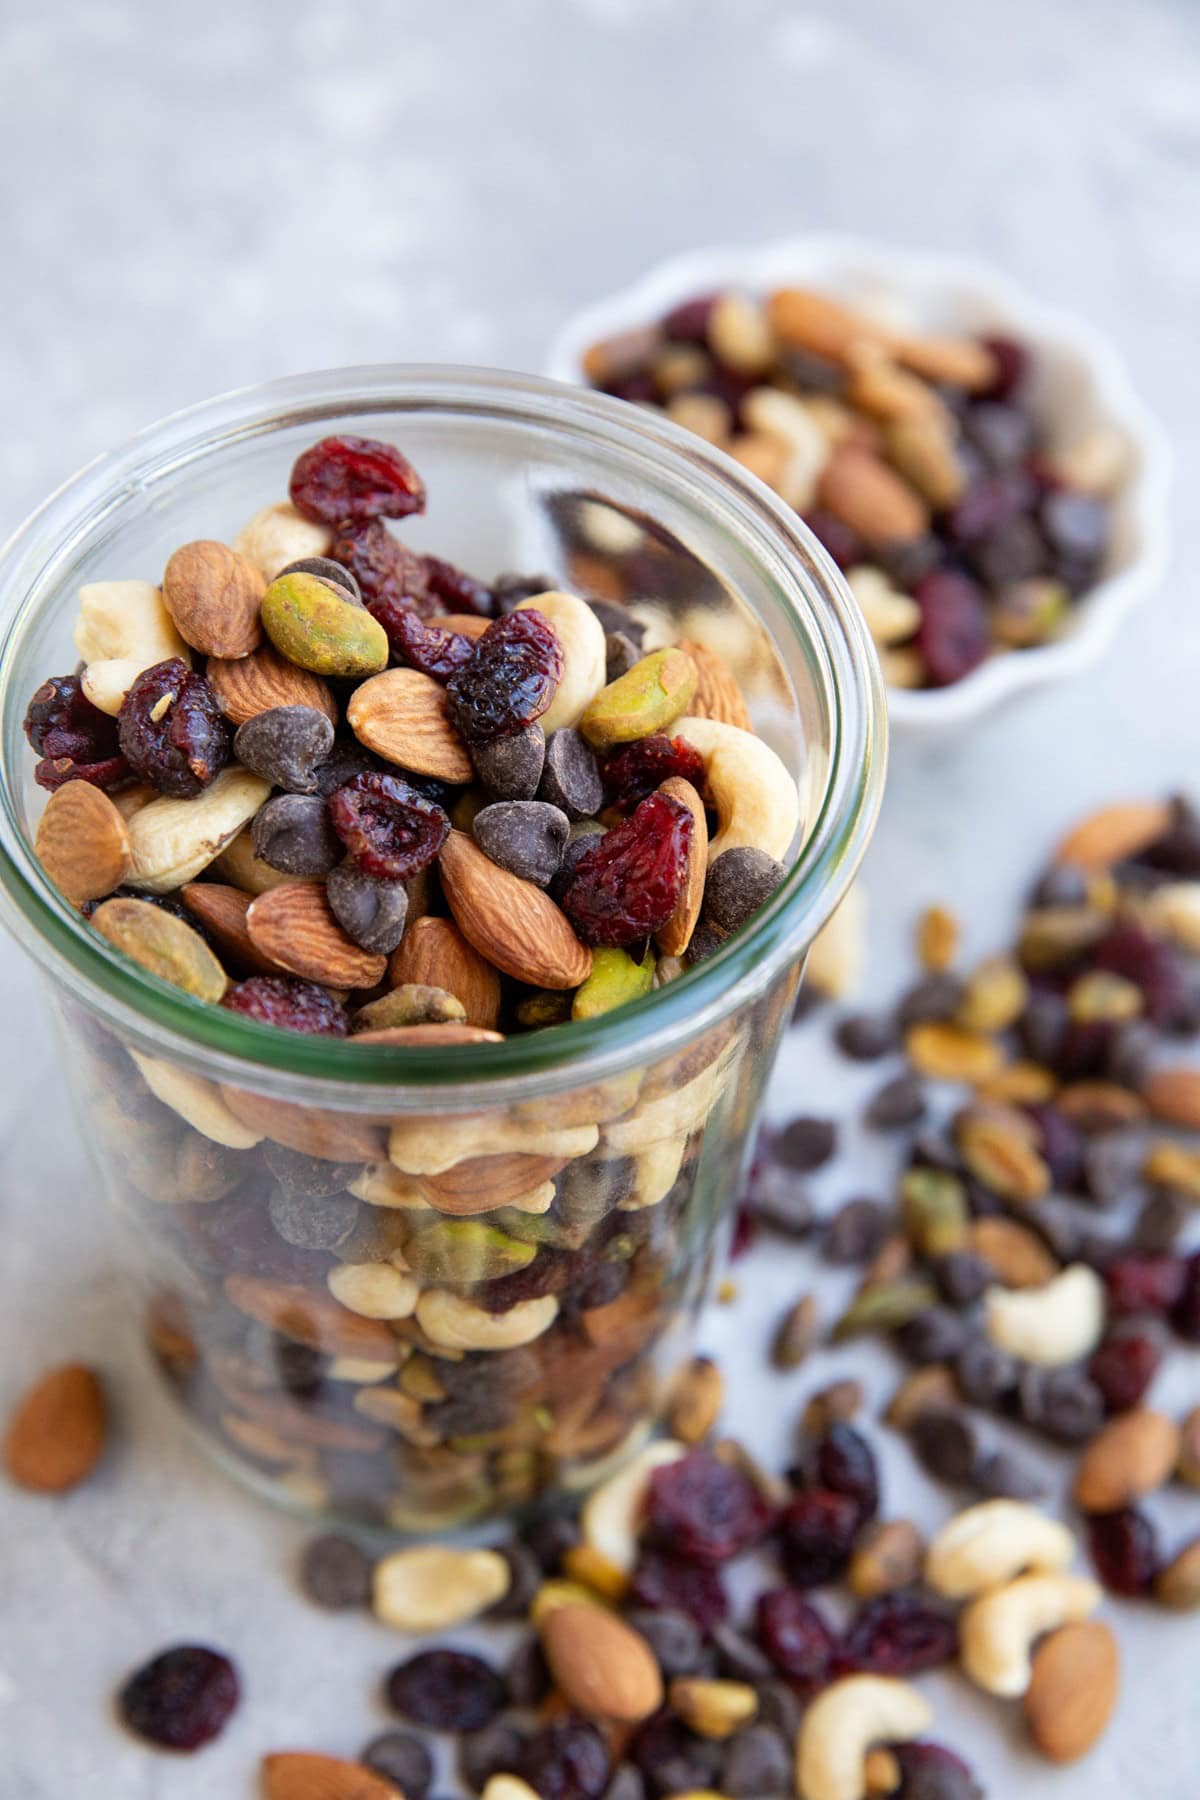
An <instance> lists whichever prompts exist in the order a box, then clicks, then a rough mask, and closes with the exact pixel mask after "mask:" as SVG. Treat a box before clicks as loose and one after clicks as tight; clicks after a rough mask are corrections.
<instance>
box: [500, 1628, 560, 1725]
mask: <svg viewBox="0 0 1200 1800" xmlns="http://www.w3.org/2000/svg"><path fill="white" fill-rule="evenodd" d="M504 1679H505V1683H506V1685H507V1687H508V1697H509V1699H510V1700H511V1701H512V1703H513V1705H514V1706H521V1707H529V1708H532V1707H535V1706H540V1705H541V1703H542V1701H543V1700H544V1699H545V1698H546V1695H547V1694H548V1693H549V1692H550V1685H551V1684H550V1670H549V1668H548V1667H547V1665H546V1658H545V1657H544V1656H543V1654H542V1646H541V1644H540V1643H539V1641H538V1639H537V1638H535V1637H531V1638H524V1639H523V1640H522V1641H521V1642H520V1643H519V1644H518V1645H517V1647H516V1649H515V1650H514V1651H513V1653H512V1656H511V1658H510V1659H509V1663H508V1667H507V1668H506V1669H505V1671H504Z"/></svg>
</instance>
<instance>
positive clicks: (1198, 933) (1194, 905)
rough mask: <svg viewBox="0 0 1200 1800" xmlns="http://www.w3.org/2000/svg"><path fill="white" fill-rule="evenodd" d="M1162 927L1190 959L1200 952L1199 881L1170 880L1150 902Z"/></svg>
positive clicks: (1156, 919) (1155, 917)
mask: <svg viewBox="0 0 1200 1800" xmlns="http://www.w3.org/2000/svg"><path fill="white" fill-rule="evenodd" d="M1151 910H1152V912H1153V915H1154V919H1155V922H1156V923H1159V924H1161V925H1162V926H1163V927H1164V929H1165V930H1166V931H1168V932H1169V933H1170V934H1171V936H1172V937H1173V938H1174V939H1175V942H1176V943H1177V944H1182V946H1183V948H1184V949H1185V950H1189V951H1190V952H1191V953H1192V955H1193V956H1195V955H1197V954H1198V953H1200V881H1170V882H1168V883H1167V884H1166V885H1165V886H1164V887H1160V888H1159V889H1158V891H1157V893H1155V894H1154V896H1153V898H1152V900H1151Z"/></svg>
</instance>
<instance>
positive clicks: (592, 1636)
mask: <svg viewBox="0 0 1200 1800" xmlns="http://www.w3.org/2000/svg"><path fill="white" fill-rule="evenodd" d="M541 1635H542V1648H543V1650H544V1651H545V1653H546V1661H547V1662H548V1663H549V1665H550V1672H551V1674H552V1675H553V1676H554V1681H555V1685H556V1687H557V1688H558V1689H559V1692H560V1693H562V1694H563V1695H564V1697H565V1698H566V1700H567V1702H568V1704H569V1705H571V1706H573V1707H576V1708H577V1709H578V1710H579V1711H580V1712H581V1713H585V1714H589V1715H591V1716H592V1717H598V1718H601V1719H613V1720H616V1721H617V1722H618V1723H619V1724H623V1725H636V1724H638V1723H639V1722H640V1721H641V1720H642V1719H648V1718H649V1716H650V1714H651V1713H652V1712H656V1711H657V1709H658V1708H659V1707H660V1706H661V1705H662V1698H663V1684H662V1676H661V1674H660V1673H659V1668H658V1663H657V1661H656V1660H655V1657H654V1653H653V1651H652V1650H651V1648H650V1646H649V1644H648V1643H647V1642H646V1640H645V1638H644V1637H642V1635H641V1634H640V1632H637V1631H635V1630H634V1629H633V1627H632V1626H631V1625H627V1624H626V1623H625V1621H624V1620H623V1619H619V1618H618V1617H617V1616H616V1614H615V1613H610V1612H607V1611H606V1610H605V1609H604V1608H603V1607H599V1606H582V1605H580V1606H576V1605H570V1604H568V1605H566V1606H556V1607H553V1608H551V1610H550V1611H549V1612H547V1614H546V1615H545V1617H544V1619H543V1620H542V1627H541Z"/></svg>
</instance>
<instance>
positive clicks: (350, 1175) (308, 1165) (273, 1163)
mask: <svg viewBox="0 0 1200 1800" xmlns="http://www.w3.org/2000/svg"><path fill="white" fill-rule="evenodd" d="M263 1156H264V1158H265V1159H266V1164H267V1167H268V1169H270V1171H271V1173H272V1175H273V1176H274V1177H275V1179H276V1181H277V1182H278V1183H279V1185H280V1187H281V1188H282V1189H283V1190H284V1192H285V1193H287V1194H295V1195H298V1196H300V1197H301V1198H303V1199H309V1200H319V1199H322V1198H323V1197H324V1196H325V1195H326V1194H340V1193H341V1191H342V1189H343V1188H345V1187H348V1186H349V1185H350V1183H351V1182H352V1181H353V1180H354V1178H355V1176H356V1175H357V1174H359V1172H360V1170H361V1168H362V1164H361V1163H335V1162H326V1161H324V1159H323V1158H322V1157H319V1156H306V1155H305V1154H304V1152H303V1150H289V1149H288V1148H287V1146H286V1145H284V1144H274V1143H272V1142H271V1140H270V1138H268V1139H267V1141H266V1143H265V1144H264V1145H263Z"/></svg>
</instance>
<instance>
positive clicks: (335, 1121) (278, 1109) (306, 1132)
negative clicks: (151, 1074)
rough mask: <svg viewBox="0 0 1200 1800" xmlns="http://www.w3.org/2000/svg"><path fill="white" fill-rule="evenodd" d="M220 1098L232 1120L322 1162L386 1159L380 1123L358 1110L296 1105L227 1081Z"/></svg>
mask: <svg viewBox="0 0 1200 1800" xmlns="http://www.w3.org/2000/svg"><path fill="white" fill-rule="evenodd" d="M221 1098H222V1099H223V1100H224V1102H225V1104H226V1106H227V1107H228V1108H229V1110H230V1112H231V1113H232V1114H233V1116H234V1118H235V1119H240V1120H241V1122H242V1124H243V1125H248V1126H249V1127H250V1129H251V1130H252V1131H258V1132H260V1133H261V1134H262V1136H263V1137H269V1138H270V1139H271V1140H272V1141H273V1142H274V1143H276V1144H283V1145H284V1147H285V1148H286V1149H288V1150H300V1151H303V1153H304V1155H305V1156H316V1157H320V1158H322V1159H323V1160H324V1161H326V1162H364V1163H381V1162H386V1161H387V1138H386V1135H385V1133H384V1131H383V1129H382V1127H381V1126H380V1124H379V1123H378V1122H377V1121H376V1120H374V1119H371V1118H369V1117H365V1116H363V1115H362V1114H359V1113H338V1112H323V1111H322V1110H321V1109H320V1108H319V1107H316V1106H300V1105H297V1104H296V1103H295V1102H294V1101H291V1100H275V1099H272V1097H271V1096H270V1095H269V1094H254V1093H251V1092H250V1091H249V1090H248V1089H246V1088H238V1087H230V1086H228V1085H222V1087H221Z"/></svg>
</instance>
